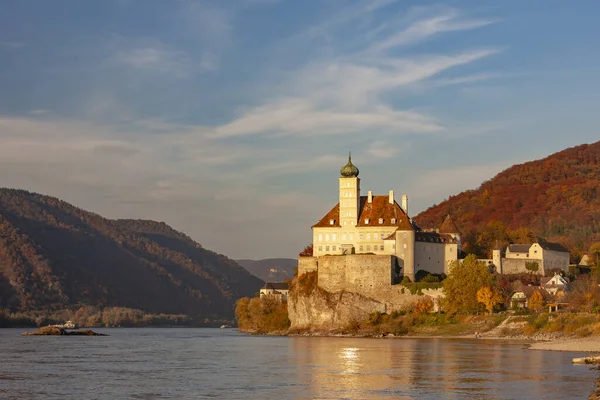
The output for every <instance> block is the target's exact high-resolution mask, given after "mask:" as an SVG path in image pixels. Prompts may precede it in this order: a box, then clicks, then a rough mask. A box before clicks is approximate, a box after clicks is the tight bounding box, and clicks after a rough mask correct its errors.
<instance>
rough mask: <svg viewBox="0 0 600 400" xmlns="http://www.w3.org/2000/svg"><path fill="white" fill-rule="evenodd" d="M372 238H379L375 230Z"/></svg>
mask: <svg viewBox="0 0 600 400" xmlns="http://www.w3.org/2000/svg"><path fill="white" fill-rule="evenodd" d="M373 239H375V240H377V239H379V237H378V236H377V232H375V233H374V234H373Z"/></svg>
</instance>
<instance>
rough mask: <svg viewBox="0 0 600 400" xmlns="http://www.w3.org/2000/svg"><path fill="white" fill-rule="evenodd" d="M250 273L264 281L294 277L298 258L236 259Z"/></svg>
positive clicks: (279, 280)
mask: <svg viewBox="0 0 600 400" xmlns="http://www.w3.org/2000/svg"><path fill="white" fill-rule="evenodd" d="M236 262H237V263H238V264H240V265H241V266H242V267H244V268H245V269H246V270H248V272H250V273H251V274H252V275H254V276H256V277H258V278H260V279H262V280H263V281H265V282H283V281H284V280H286V279H292V278H293V277H294V269H295V268H296V267H298V260H295V259H293V258H267V259H264V260H236Z"/></svg>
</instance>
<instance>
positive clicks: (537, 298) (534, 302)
mask: <svg viewBox="0 0 600 400" xmlns="http://www.w3.org/2000/svg"><path fill="white" fill-rule="evenodd" d="M542 307H544V296H542V294H541V293H540V291H539V290H536V291H535V292H533V294H532V295H531V297H530V298H529V301H528V302H527V308H529V309H530V310H533V311H538V310H540V309H541V308H542Z"/></svg>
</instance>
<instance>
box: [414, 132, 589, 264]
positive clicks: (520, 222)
mask: <svg viewBox="0 0 600 400" xmlns="http://www.w3.org/2000/svg"><path fill="white" fill-rule="evenodd" d="M447 214H450V215H451V216H452V218H453V219H454V221H455V222H456V224H457V225H458V227H459V228H460V229H461V230H462V233H463V236H464V242H465V245H466V246H467V248H469V249H471V250H478V251H479V252H480V253H485V252H488V251H489V250H490V246H493V244H494V243H493V242H494V241H499V242H500V243H502V242H503V241H504V242H506V241H510V237H511V232H508V233H507V234H506V235H505V236H503V232H502V230H503V229H504V228H506V230H507V231H508V230H515V232H516V233H515V232H512V236H513V239H514V238H515V236H516V237H518V236H519V233H520V234H521V236H524V237H527V236H531V234H533V235H535V236H539V237H541V238H544V239H546V240H550V241H556V242H559V243H562V244H563V245H565V246H566V247H567V248H568V249H569V250H570V251H571V254H572V261H576V260H577V259H578V258H579V257H581V256H582V255H583V254H584V253H585V252H586V251H587V250H588V248H589V246H590V244H591V243H594V242H598V241H600V142H596V143H593V144H583V145H580V146H576V147H571V148H568V149H565V150H562V151H560V152H558V153H555V154H552V155H550V156H548V157H546V158H544V159H541V160H537V161H531V162H527V163H524V164H518V165H514V166H512V167H510V168H508V169H506V170H504V171H502V172H501V173H499V174H498V175H496V176H495V177H494V178H492V179H490V180H489V181H486V182H484V183H482V184H481V186H480V187H479V188H477V189H475V190H468V191H465V192H462V193H460V194H458V195H455V196H450V197H449V198H448V199H447V200H446V201H443V202H442V203H440V204H437V205H434V206H432V207H430V208H428V209H427V210H425V211H423V212H422V213H420V214H419V215H417V216H416V217H415V218H414V219H415V221H416V222H417V224H419V226H421V227H422V228H434V227H436V226H439V224H440V223H441V222H442V221H443V219H444V217H445V216H446V215H447ZM519 228H525V230H526V229H527V228H528V229H530V230H531V232H530V233H528V232H524V230H523V229H522V230H521V232H517V231H516V230H519ZM523 232H524V233H525V234H523Z"/></svg>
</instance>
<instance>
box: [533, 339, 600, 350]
mask: <svg viewBox="0 0 600 400" xmlns="http://www.w3.org/2000/svg"><path fill="white" fill-rule="evenodd" d="M529 348H530V349H531V350H552V351H581V352H589V353H600V336H592V337H586V338H575V339H555V340H551V341H544V342H536V343H533V344H532V345H531V346H530V347H529Z"/></svg>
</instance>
